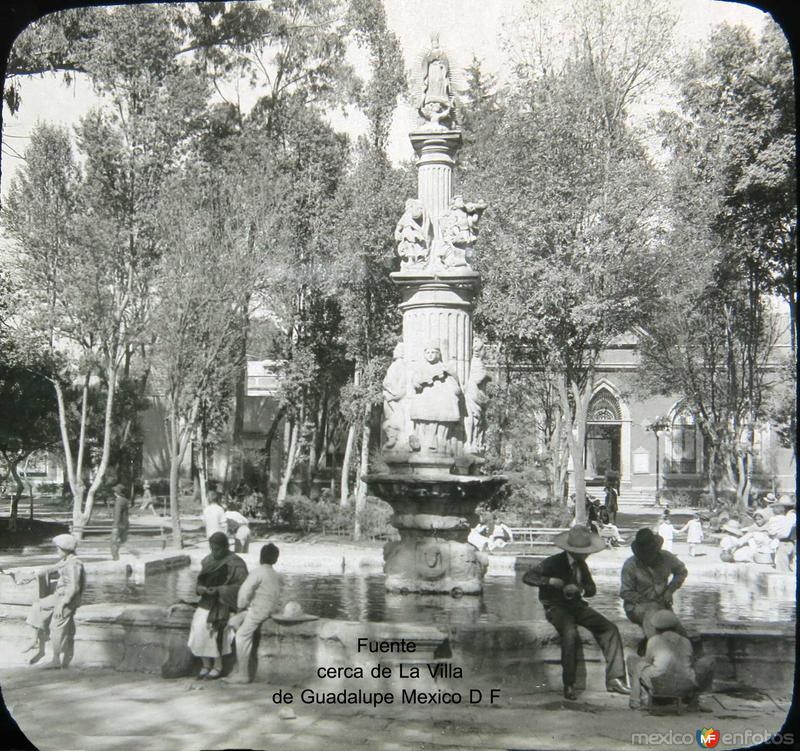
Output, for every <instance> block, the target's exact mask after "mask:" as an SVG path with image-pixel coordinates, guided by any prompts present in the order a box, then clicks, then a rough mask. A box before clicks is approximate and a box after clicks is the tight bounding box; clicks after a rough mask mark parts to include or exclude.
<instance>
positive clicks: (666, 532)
mask: <svg viewBox="0 0 800 751" xmlns="http://www.w3.org/2000/svg"><path fill="white" fill-rule="evenodd" d="M656 533H657V534H659V535H660V536H661V537H662V538H663V540H664V545H663V547H662V550H666V551H667V552H669V553H671V552H672V540H673V538H674V537H675V527H673V526H672V520H671V518H670V515H669V509H667V510H666V511H665V512H664V516H662V517H661V523H660V524H659V525H658V529H657V530H656Z"/></svg>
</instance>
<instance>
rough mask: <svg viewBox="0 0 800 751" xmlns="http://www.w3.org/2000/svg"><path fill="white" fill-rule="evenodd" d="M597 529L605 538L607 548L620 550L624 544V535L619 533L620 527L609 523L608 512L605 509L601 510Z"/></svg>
mask: <svg viewBox="0 0 800 751" xmlns="http://www.w3.org/2000/svg"><path fill="white" fill-rule="evenodd" d="M597 527H598V529H597V533H598V534H599V535H600V537H602V538H603V541H604V542H605V544H606V547H609V548H618V547H619V546H620V545H622V543H623V542H624V540H623V539H622V535H621V534H620V533H619V527H617V525H616V524H612V523H611V522H610V521H609V518H608V512H607V511H606V510H605V509H604V508H601V509H600V514H599V516H598V519H597Z"/></svg>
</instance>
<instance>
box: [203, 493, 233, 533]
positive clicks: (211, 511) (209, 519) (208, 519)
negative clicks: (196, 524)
mask: <svg viewBox="0 0 800 751" xmlns="http://www.w3.org/2000/svg"><path fill="white" fill-rule="evenodd" d="M206 498H207V501H208V503H207V505H206V507H205V508H204V509H203V522H204V524H205V527H206V539H208V540H210V539H211V535H213V534H214V533H215V532H224V533H225V534H227V532H228V520H227V519H226V518H225V509H223V508H222V506H221V505H220V503H219V494H218V493H217V491H216V490H209V491H208V495H207V496H206Z"/></svg>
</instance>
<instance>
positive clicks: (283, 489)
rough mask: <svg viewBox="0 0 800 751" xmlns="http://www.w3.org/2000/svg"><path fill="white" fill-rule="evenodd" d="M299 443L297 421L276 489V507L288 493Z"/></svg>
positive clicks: (297, 421)
mask: <svg viewBox="0 0 800 751" xmlns="http://www.w3.org/2000/svg"><path fill="white" fill-rule="evenodd" d="M299 442H300V420H299V419H297V420H295V422H294V425H292V437H291V440H290V441H289V454H288V456H287V457H286V469H285V470H284V474H283V477H282V478H281V486H280V488H278V498H277V501H278V505H279V506H282V505H283V502H284V501H285V500H286V496H287V494H288V492H289V482H290V481H291V479H292V473H293V472H294V467H295V463H296V461H297V445H298V443H299Z"/></svg>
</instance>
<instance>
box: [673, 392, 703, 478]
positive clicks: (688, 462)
mask: <svg viewBox="0 0 800 751" xmlns="http://www.w3.org/2000/svg"><path fill="white" fill-rule="evenodd" d="M670 438H671V444H672V455H671V456H670V470H671V471H672V472H674V473H676V474H694V473H696V472H697V424H696V421H695V417H694V414H692V412H691V410H690V409H689V408H688V407H685V406H684V407H681V408H680V409H679V410H678V411H677V412H676V413H675V416H674V417H673V418H672V426H671V430H670Z"/></svg>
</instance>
